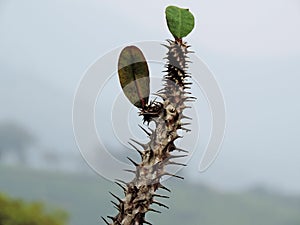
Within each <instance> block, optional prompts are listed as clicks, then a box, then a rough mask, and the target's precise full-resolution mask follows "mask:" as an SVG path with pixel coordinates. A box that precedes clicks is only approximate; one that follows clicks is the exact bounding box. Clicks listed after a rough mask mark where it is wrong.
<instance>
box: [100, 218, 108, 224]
mask: <svg viewBox="0 0 300 225" xmlns="http://www.w3.org/2000/svg"><path fill="white" fill-rule="evenodd" d="M101 218H102V219H103V221H104V222H105V223H106V224H107V225H109V222H108V221H107V220H106V219H105V218H104V217H103V216H101Z"/></svg>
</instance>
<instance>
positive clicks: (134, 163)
mask: <svg viewBox="0 0 300 225" xmlns="http://www.w3.org/2000/svg"><path fill="white" fill-rule="evenodd" d="M127 159H129V161H130V162H131V163H132V164H133V165H135V166H136V167H138V166H139V164H138V163H136V162H135V161H133V160H132V159H131V158H129V157H127Z"/></svg>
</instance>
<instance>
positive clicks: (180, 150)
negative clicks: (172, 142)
mask: <svg viewBox="0 0 300 225" xmlns="http://www.w3.org/2000/svg"><path fill="white" fill-rule="evenodd" d="M175 150H177V151H178V152H185V153H189V151H187V150H184V149H181V148H177V147H175ZM185 156H188V155H184V157H185Z"/></svg>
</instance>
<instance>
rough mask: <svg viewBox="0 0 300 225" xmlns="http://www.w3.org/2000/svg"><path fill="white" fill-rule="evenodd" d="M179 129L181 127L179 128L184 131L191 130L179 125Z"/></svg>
mask: <svg viewBox="0 0 300 225" xmlns="http://www.w3.org/2000/svg"><path fill="white" fill-rule="evenodd" d="M180 129H181V130H184V131H185V132H191V131H192V130H190V129H187V128H184V127H181V128H180Z"/></svg>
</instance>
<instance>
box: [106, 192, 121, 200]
mask: <svg viewBox="0 0 300 225" xmlns="http://www.w3.org/2000/svg"><path fill="white" fill-rule="evenodd" d="M109 193H110V194H111V195H112V196H113V197H115V198H116V199H117V200H118V201H119V202H123V200H122V199H120V198H119V197H118V196H116V195H115V194H113V193H112V192H109Z"/></svg>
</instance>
